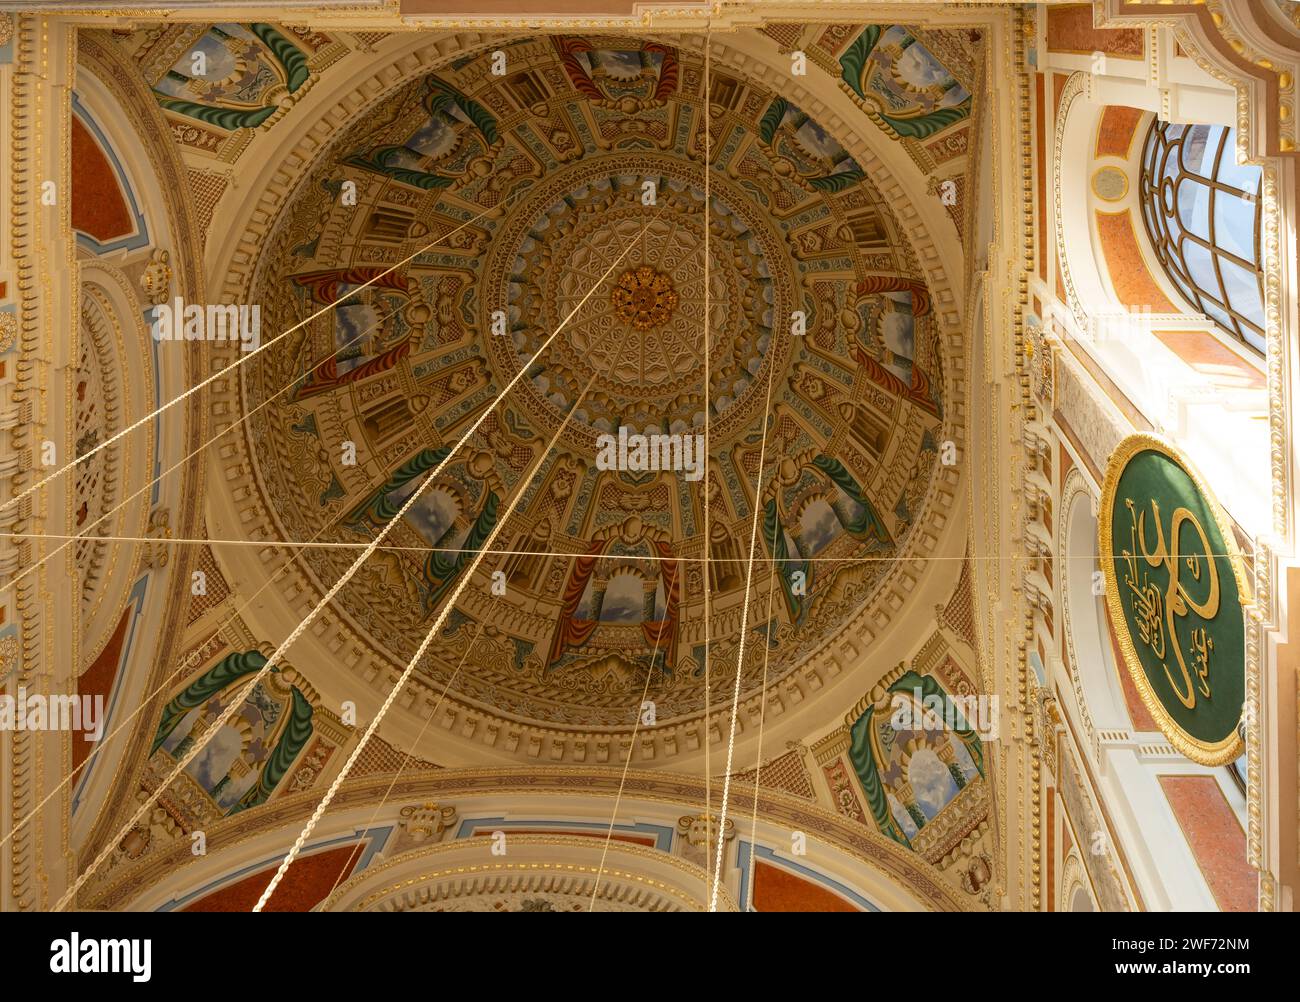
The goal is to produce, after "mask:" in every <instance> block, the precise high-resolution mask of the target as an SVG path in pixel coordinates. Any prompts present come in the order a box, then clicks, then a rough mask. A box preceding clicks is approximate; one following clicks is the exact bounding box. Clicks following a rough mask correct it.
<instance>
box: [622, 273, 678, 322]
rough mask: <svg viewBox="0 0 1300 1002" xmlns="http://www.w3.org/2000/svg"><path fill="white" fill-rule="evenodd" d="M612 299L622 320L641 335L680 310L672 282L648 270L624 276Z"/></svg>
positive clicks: (660, 274)
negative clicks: (676, 310) (641, 332)
mask: <svg viewBox="0 0 1300 1002" xmlns="http://www.w3.org/2000/svg"><path fill="white" fill-rule="evenodd" d="M609 298H610V302H612V303H613V304H614V310H615V312H616V313H617V314H618V317H619V319H620V320H622V321H623V322H624V323H627V324H631V325H632V326H633V327H635V328H636V329H637V330H641V331H643V330H648V329H649V328H651V327H658V326H660V325H661V324H665V323H667V322H668V321H669V320H670V319H671V318H672V315H673V310H675V309H676V308H677V292H676V290H674V289H673V283H672V279H670V278H669V277H668V276H667V275H665V274H664V273H663V272H661V271H656V270H655V269H654V268H649V267H645V266H642V267H640V268H631V269H629V270H627V271H625V272H623V274H622V275H620V276H619V279H618V281H617V282H616V283H615V284H614V288H613V290H612V291H611V292H610V297H609Z"/></svg>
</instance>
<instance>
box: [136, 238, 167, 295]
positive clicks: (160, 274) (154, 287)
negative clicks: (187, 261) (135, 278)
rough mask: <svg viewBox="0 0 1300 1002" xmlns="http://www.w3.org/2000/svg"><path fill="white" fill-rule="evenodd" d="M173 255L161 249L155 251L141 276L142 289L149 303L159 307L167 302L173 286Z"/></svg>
mask: <svg viewBox="0 0 1300 1002" xmlns="http://www.w3.org/2000/svg"><path fill="white" fill-rule="evenodd" d="M170 260H171V255H169V254H168V253H167V251H165V250H162V249H161V248H159V249H157V250H155V251H154V252H153V254H152V255H151V256H150V258H149V263H148V264H147V265H145V268H144V271H143V272H142V273H141V274H140V288H141V289H143V290H144V293H145V296H146V297H147V298H148V300H149V302H150V303H152V304H154V305H155V306H158V305H160V304H162V303H165V302H166V301H167V296H168V293H169V292H170V290H171V284H172V269H171V264H170Z"/></svg>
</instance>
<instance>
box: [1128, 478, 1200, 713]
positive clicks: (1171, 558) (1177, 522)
mask: <svg viewBox="0 0 1300 1002" xmlns="http://www.w3.org/2000/svg"><path fill="white" fill-rule="evenodd" d="M1124 504H1125V505H1126V506H1127V507H1128V510H1129V517H1130V529H1129V538H1130V540H1131V546H1132V549H1126V550H1122V551H1121V553H1122V555H1123V558H1124V563H1125V564H1126V566H1127V568H1128V570H1127V572H1126V573H1125V575H1124V583H1125V584H1126V585H1127V586H1128V588H1129V591H1130V592H1131V594H1130V596H1129V598H1130V602H1131V604H1132V609H1133V617H1134V620H1135V625H1136V629H1137V635H1138V637H1140V638H1141V640H1142V642H1143V643H1144V644H1146V645H1147V646H1148V647H1149V648H1150V649H1151V653H1152V654H1154V655H1155V657H1156V658H1157V659H1158V660H1159V661H1160V665H1161V667H1162V668H1164V670H1165V677H1166V678H1167V679H1168V680H1169V685H1170V687H1171V688H1172V689H1173V690H1174V695H1175V696H1177V697H1178V700H1179V702H1181V703H1182V704H1183V706H1185V707H1187V709H1189V710H1191V709H1194V708H1195V706H1196V693H1197V691H1198V690H1199V691H1200V693H1201V694H1202V695H1203V696H1205V698H1206V699H1209V698H1210V681H1209V675H1210V654H1211V653H1212V652H1213V651H1214V640H1213V639H1212V638H1210V637H1209V636H1207V634H1206V629H1205V627H1201V628H1200V629H1195V630H1192V631H1191V634H1190V635H1189V637H1188V639H1189V641H1190V643H1189V645H1188V647H1187V654H1190V655H1191V660H1192V671H1188V667H1187V659H1186V658H1185V657H1184V653H1183V645H1182V643H1181V641H1180V639H1179V636H1178V623H1179V621H1181V620H1182V618H1183V617H1184V616H1186V615H1187V614H1188V612H1193V613H1195V614H1196V615H1197V616H1199V617H1200V618H1201V619H1202V620H1203V621H1209V620H1212V619H1214V617H1215V616H1217V615H1218V614H1219V570H1218V567H1217V566H1216V565H1215V561H1214V556H1213V553H1212V552H1211V550H1210V541H1209V538H1208V537H1207V536H1206V534H1205V529H1204V528H1203V527H1202V526H1201V523H1200V521H1198V520H1197V518H1196V516H1195V515H1193V514H1192V513H1191V512H1190V511H1188V510H1187V509H1186V508H1176V509H1175V510H1174V516H1173V519H1172V520H1171V522H1170V525H1169V537H1168V540H1167V541H1166V538H1165V530H1164V526H1163V525H1162V524H1161V521H1160V504H1159V502H1157V501H1152V502H1151V517H1152V521H1153V522H1154V523H1155V531H1156V541H1155V546H1154V547H1148V546H1147V533H1146V512H1138V510H1137V507H1136V506H1135V505H1134V503H1133V499H1132V498H1125V499H1124ZM1184 522H1190V523H1191V524H1192V528H1193V529H1195V530H1196V534H1197V535H1198V536H1199V537H1200V540H1201V548H1202V552H1203V553H1204V556H1203V557H1200V556H1185V557H1181V559H1180V554H1179V552H1178V541H1179V538H1180V532H1181V530H1182V527H1183V523H1184ZM1139 553H1140V555H1141V557H1142V559H1143V560H1145V561H1146V563H1147V565H1148V566H1149V567H1163V568H1164V569H1165V571H1166V572H1167V573H1168V575H1169V582H1168V584H1166V586H1165V589H1164V592H1163V593H1162V592H1161V591H1160V588H1159V587H1158V586H1157V585H1156V584H1154V583H1153V582H1152V581H1151V579H1150V577H1149V575H1148V574H1147V572H1146V571H1145V570H1143V571H1142V576H1141V581H1140V582H1139V579H1138V570H1139V565H1138V556H1139ZM1202 563H1203V564H1204V565H1205V567H1206V568H1208V575H1209V582H1208V583H1209V593H1208V594H1207V595H1206V597H1205V601H1204V602H1197V601H1196V600H1195V599H1194V598H1193V597H1192V596H1191V595H1189V594H1188V593H1187V589H1186V588H1185V587H1184V586H1183V584H1182V582H1181V581H1180V580H1179V574H1180V573H1181V571H1182V569H1183V567H1184V566H1185V567H1186V570H1187V571H1188V572H1190V574H1191V576H1192V580H1194V581H1200V580H1201V565H1202ZM1166 648H1168V649H1170V650H1172V651H1173V653H1174V657H1175V658H1176V659H1177V664H1178V670H1179V673H1180V674H1181V676H1182V680H1181V684H1180V683H1179V682H1176V681H1175V680H1174V675H1173V674H1172V673H1171V672H1170V671H1169V665H1168V663H1167V661H1166ZM1193 672H1194V673H1195V681H1193Z"/></svg>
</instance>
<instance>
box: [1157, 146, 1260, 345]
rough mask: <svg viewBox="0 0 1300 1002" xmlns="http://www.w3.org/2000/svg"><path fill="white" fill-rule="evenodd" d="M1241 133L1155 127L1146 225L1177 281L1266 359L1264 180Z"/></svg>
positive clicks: (1210, 314) (1201, 306) (1199, 305)
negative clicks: (1245, 159)
mask: <svg viewBox="0 0 1300 1002" xmlns="http://www.w3.org/2000/svg"><path fill="white" fill-rule="evenodd" d="M1236 142H1237V133H1236V130H1235V129H1230V128H1227V127H1226V126H1222V125H1175V124H1172V123H1170V122H1161V121H1156V122H1153V123H1152V124H1151V130H1150V131H1149V132H1148V133H1147V138H1146V146H1145V148H1144V150H1143V154H1142V219H1143V221H1144V222H1145V223H1146V228H1147V235H1148V236H1149V237H1150V238H1151V244H1152V247H1153V248H1154V250H1155V253H1156V256H1157V257H1158V258H1159V260H1160V263H1161V264H1162V265H1163V266H1164V269H1165V272H1166V273H1167V274H1168V275H1169V278H1170V280H1171V281H1172V282H1173V283H1174V285H1175V286H1177V287H1178V290H1179V291H1180V292H1181V293H1182V294H1183V296H1185V297H1186V299H1187V301H1188V302H1189V303H1191V304H1192V306H1194V307H1195V308H1196V309H1198V310H1200V311H1201V312H1203V313H1204V314H1205V315H1206V316H1207V317H1209V318H1210V319H1212V320H1213V321H1215V323H1217V324H1218V325H1219V327H1221V328H1222V329H1223V330H1225V331H1226V332H1227V333H1229V334H1231V335H1232V336H1233V337H1235V338H1237V339H1238V340H1239V341H1242V342H1244V343H1245V344H1247V345H1249V346H1250V347H1251V348H1253V349H1254V350H1255V351H1257V352H1260V353H1263V351H1264V287H1263V273H1262V272H1261V270H1260V267H1259V232H1260V199H1259V189H1260V177H1261V173H1262V172H1261V170H1260V168H1258V167H1252V166H1239V165H1238V164H1237V160H1236V153H1235V149H1236Z"/></svg>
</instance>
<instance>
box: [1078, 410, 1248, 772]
mask: <svg viewBox="0 0 1300 1002" xmlns="http://www.w3.org/2000/svg"><path fill="white" fill-rule="evenodd" d="M1142 452H1154V453H1157V454H1158V455H1162V456H1164V457H1165V458H1166V459H1168V460H1170V461H1171V462H1172V463H1174V464H1175V465H1176V466H1177V467H1178V468H1179V469H1180V470H1182V472H1183V473H1184V474H1186V475H1187V477H1188V479H1189V480H1190V481H1191V482H1192V485H1193V486H1194V487H1195V488H1196V490H1197V491H1198V492H1199V493H1200V495H1201V499H1202V500H1203V502H1204V504H1205V507H1206V508H1207V509H1208V510H1209V511H1210V513H1211V514H1212V515H1213V516H1214V520H1215V523H1216V528H1217V529H1218V531H1219V535H1220V536H1221V537H1222V539H1223V542H1224V546H1225V553H1224V554H1223V556H1224V557H1226V559H1227V560H1228V563H1229V566H1231V568H1232V574H1233V578H1234V580H1235V582H1236V585H1237V593H1238V600H1239V603H1240V605H1241V610H1242V616H1243V618H1244V617H1245V614H1246V606H1247V605H1249V604H1250V602H1251V601H1252V595H1253V593H1252V590H1251V587H1250V581H1249V579H1248V578H1247V576H1246V570H1245V565H1244V563H1243V562H1242V559H1241V552H1240V550H1238V548H1237V542H1236V538H1235V537H1234V535H1233V532H1232V525H1231V523H1230V522H1229V521H1228V518H1227V516H1226V515H1225V514H1224V511H1223V509H1222V508H1221V507H1220V506H1219V503H1218V501H1217V500H1215V497H1214V495H1213V494H1212V493H1211V492H1210V490H1209V488H1208V486H1207V485H1206V483H1205V481H1204V480H1203V479H1202V478H1201V475H1200V474H1199V473H1198V472H1197V471H1196V469H1195V468H1194V467H1193V466H1192V465H1191V464H1190V463H1189V462H1188V461H1187V459H1186V458H1185V457H1184V456H1183V455H1182V454H1181V453H1180V452H1179V451H1178V450H1177V448H1176V447H1175V446H1174V445H1173V443H1171V442H1169V441H1168V440H1166V439H1164V438H1161V437H1159V436H1157V435H1151V434H1147V433H1141V432H1140V433H1137V434H1133V435H1130V436H1128V437H1127V438H1126V439H1124V440H1123V441H1122V442H1120V444H1119V445H1118V446H1117V447H1116V448H1115V451H1114V452H1113V453H1112V454H1111V457H1110V461H1109V462H1108V463H1107V464H1106V479H1105V481H1104V482H1103V484H1102V488H1101V499H1100V502H1099V504H1098V518H1097V533H1098V551H1097V554H1098V558H1099V560H1100V562H1101V566H1102V575H1103V577H1104V581H1105V587H1106V608H1107V610H1108V611H1109V612H1110V619H1111V626H1112V629H1114V630H1115V631H1116V638H1115V639H1116V641H1117V643H1118V645H1119V648H1120V652H1121V653H1122V654H1123V655H1124V666H1125V668H1127V670H1128V673H1129V677H1130V678H1132V679H1133V684H1134V686H1135V687H1136V688H1137V691H1138V695H1139V696H1140V697H1141V699H1142V702H1143V704H1144V705H1145V706H1146V708H1147V710H1148V711H1149V712H1150V713H1151V716H1152V717H1153V718H1154V720H1155V721H1156V725H1157V726H1158V727H1159V728H1160V730H1161V732H1162V733H1163V734H1164V735H1165V737H1166V738H1168V739H1169V743H1170V744H1172V745H1173V746H1174V747H1175V748H1176V749H1177V750H1178V751H1179V752H1181V753H1182V754H1183V755H1186V756H1187V757H1188V758H1189V759H1191V760H1192V761H1193V762H1197V763H1199V764H1201V765H1206V766H1219V765H1227V764H1228V763H1229V762H1232V761H1234V760H1235V759H1236V758H1238V757H1239V756H1240V755H1241V753H1242V752H1243V751H1244V750H1245V742H1244V740H1243V739H1242V736H1241V727H1240V716H1239V717H1238V725H1237V726H1236V727H1234V728H1233V729H1232V732H1231V733H1230V734H1228V735H1227V736H1226V737H1224V738H1223V739H1221V740H1219V741H1216V742H1209V741H1205V740H1203V739H1201V738H1198V737H1196V736H1195V735H1193V734H1189V733H1188V732H1187V731H1186V730H1185V729H1184V728H1183V727H1182V726H1181V725H1180V724H1179V723H1178V721H1176V720H1175V719H1174V717H1173V716H1172V715H1171V714H1170V713H1169V711H1168V710H1167V709H1166V708H1165V706H1164V704H1163V703H1162V702H1161V701H1160V699H1159V698H1158V697H1157V696H1156V693H1155V690H1154V689H1153V688H1152V686H1151V682H1150V680H1149V679H1148V678H1147V672H1146V668H1145V667H1144V666H1143V664H1142V662H1141V660H1140V658H1139V656H1138V652H1137V649H1136V647H1135V646H1134V644H1133V637H1132V635H1131V633H1130V632H1129V629H1128V623H1127V618H1126V616H1125V612H1124V605H1123V599H1122V597H1121V595H1120V590H1119V581H1118V580H1117V577H1116V573H1115V555H1114V550H1113V541H1112V524H1111V522H1112V514H1111V513H1112V508H1113V506H1114V503H1115V496H1116V494H1117V492H1118V488H1119V482H1120V478H1121V476H1122V475H1123V473H1124V471H1125V470H1126V469H1127V468H1128V465H1129V461H1130V460H1131V459H1133V458H1134V457H1135V456H1137V455H1138V454H1139V453H1142ZM1216 556H1217V555H1216ZM1244 635H1245V628H1244V623H1243V651H1242V666H1243V672H1244V671H1245V644H1244ZM1243 688H1244V679H1243ZM1243 711H1244V704H1243Z"/></svg>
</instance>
